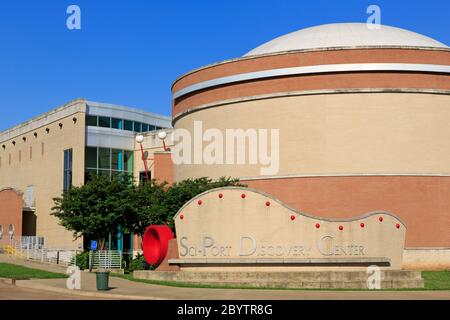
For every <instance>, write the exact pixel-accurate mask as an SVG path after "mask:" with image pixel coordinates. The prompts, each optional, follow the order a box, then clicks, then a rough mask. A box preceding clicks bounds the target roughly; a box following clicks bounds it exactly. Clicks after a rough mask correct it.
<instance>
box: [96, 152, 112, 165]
mask: <svg viewBox="0 0 450 320" xmlns="http://www.w3.org/2000/svg"><path fill="white" fill-rule="evenodd" d="M98 168H99V169H111V149H109V148H98Z"/></svg>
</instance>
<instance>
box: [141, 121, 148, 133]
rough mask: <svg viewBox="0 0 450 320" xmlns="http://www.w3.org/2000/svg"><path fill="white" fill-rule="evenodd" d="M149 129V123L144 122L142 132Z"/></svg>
mask: <svg viewBox="0 0 450 320" xmlns="http://www.w3.org/2000/svg"><path fill="white" fill-rule="evenodd" d="M147 131H149V130H148V124H146V123H143V124H142V132H147Z"/></svg>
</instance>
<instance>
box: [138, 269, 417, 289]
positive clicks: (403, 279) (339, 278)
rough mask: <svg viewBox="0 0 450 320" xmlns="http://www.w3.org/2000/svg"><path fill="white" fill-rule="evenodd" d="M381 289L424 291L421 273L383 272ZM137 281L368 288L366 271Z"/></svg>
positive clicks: (161, 275)
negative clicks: (420, 289) (415, 289)
mask: <svg viewBox="0 0 450 320" xmlns="http://www.w3.org/2000/svg"><path fill="white" fill-rule="evenodd" d="M380 274H381V281H380V285H381V288H380V289H412V288H423V287H424V280H423V278H422V275H421V273H420V272H419V271H406V270H381V272H380ZM133 276H134V277H135V278H137V279H146V280H158V281H175V282H180V283H189V284H192V285H198V284H201V285H205V284H207V285H215V286H243V287H253V288H292V289H294V288H304V289H368V287H367V282H368V278H369V276H370V275H369V274H368V273H367V272H366V271H299V272H258V271H256V272H255V271H242V272H239V271H236V272H232V271H223V272H218V271H215V272H209V271H135V272H134V273H133Z"/></svg>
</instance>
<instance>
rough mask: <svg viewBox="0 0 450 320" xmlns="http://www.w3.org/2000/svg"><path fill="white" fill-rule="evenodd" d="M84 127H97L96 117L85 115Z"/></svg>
mask: <svg viewBox="0 0 450 320" xmlns="http://www.w3.org/2000/svg"><path fill="white" fill-rule="evenodd" d="M86 125H87V126H92V127H96V126H97V116H91V115H86Z"/></svg>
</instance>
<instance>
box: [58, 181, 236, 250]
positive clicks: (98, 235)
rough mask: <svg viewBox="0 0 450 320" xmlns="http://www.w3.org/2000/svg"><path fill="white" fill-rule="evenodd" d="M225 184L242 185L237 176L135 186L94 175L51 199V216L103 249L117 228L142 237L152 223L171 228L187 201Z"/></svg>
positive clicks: (75, 234) (131, 182) (130, 182)
mask: <svg viewBox="0 0 450 320" xmlns="http://www.w3.org/2000/svg"><path fill="white" fill-rule="evenodd" d="M224 186H245V185H242V184H240V183H239V180H238V179H232V178H225V177H222V178H220V179H218V180H213V179H210V178H207V177H203V178H198V179H188V180H183V181H180V182H176V183H174V184H173V185H168V184H167V183H166V182H164V183H157V182H156V181H154V180H152V181H151V182H150V183H147V184H144V185H140V186H137V185H135V184H134V183H133V180H132V178H131V176H129V175H127V174H122V175H118V176H115V177H113V178H112V179H110V178H109V177H105V176H97V175H93V176H92V177H91V178H90V180H89V181H88V182H87V183H86V184H85V185H83V186H80V187H72V188H71V189H70V190H69V191H66V192H65V193H63V194H62V196H61V197H58V198H54V199H53V200H54V203H55V206H54V207H53V208H52V215H54V216H55V217H57V218H58V219H59V220H60V224H61V225H62V226H64V227H65V228H66V229H67V230H70V231H72V232H73V234H74V237H76V238H78V237H81V236H85V237H88V238H90V239H98V240H99V241H100V248H103V247H104V243H105V239H107V238H108V235H109V234H110V233H114V232H117V231H118V229H119V227H120V228H121V229H122V230H123V231H124V232H134V233H136V234H139V235H141V236H142V235H143V234H144V232H145V229H146V228H147V226H149V225H152V224H167V225H169V226H170V227H171V228H172V229H173V228H174V223H173V217H174V215H175V214H176V213H177V212H178V210H179V209H180V208H181V207H182V206H183V205H184V204H185V203H186V202H187V201H189V200H190V199H192V198H193V197H195V196H196V195H198V194H200V193H202V192H205V191H207V190H210V189H214V188H218V187H224Z"/></svg>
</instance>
